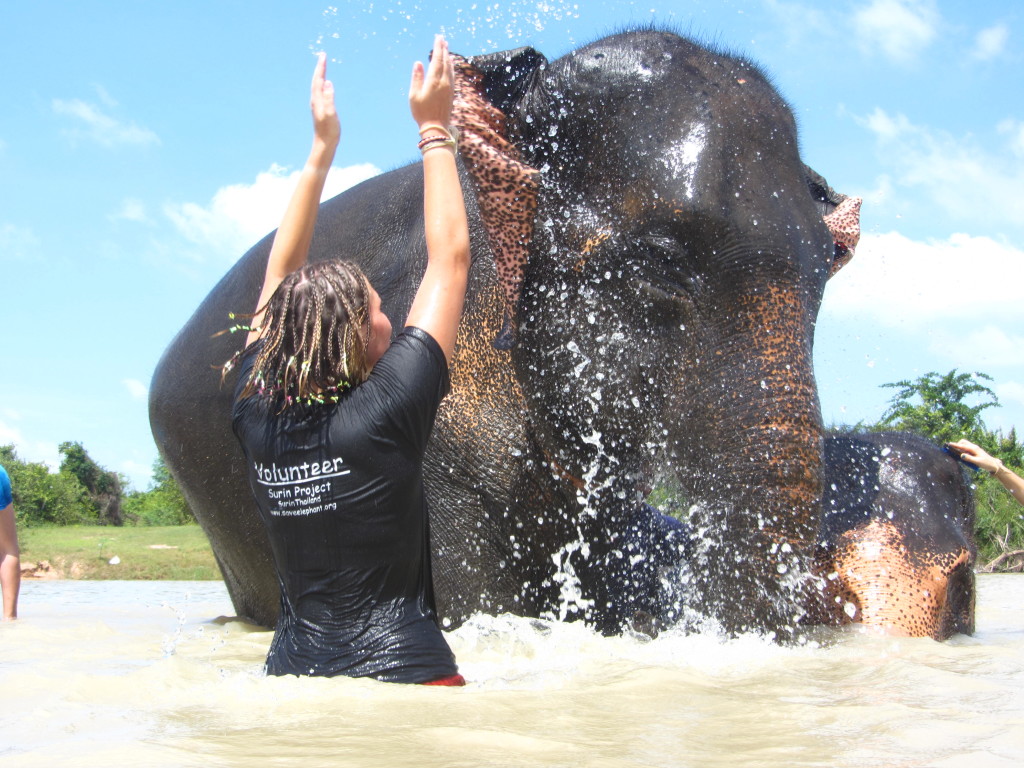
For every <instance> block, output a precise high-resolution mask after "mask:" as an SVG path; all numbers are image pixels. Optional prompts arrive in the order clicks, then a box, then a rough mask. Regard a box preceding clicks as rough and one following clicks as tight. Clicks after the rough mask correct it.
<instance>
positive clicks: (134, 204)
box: [109, 197, 152, 224]
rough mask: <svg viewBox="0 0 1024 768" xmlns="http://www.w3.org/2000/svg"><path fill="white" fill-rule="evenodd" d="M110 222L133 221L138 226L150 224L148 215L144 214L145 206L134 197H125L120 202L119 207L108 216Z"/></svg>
mask: <svg viewBox="0 0 1024 768" xmlns="http://www.w3.org/2000/svg"><path fill="white" fill-rule="evenodd" d="M109 218H110V220H111V221H120V220H123V221H135V222H138V223H140V224H150V223H152V222H151V221H150V218H149V215H148V214H147V213H146V204H145V203H143V202H142V201H141V200H137V199H135V198H134V197H127V198H125V199H124V200H122V201H121V207H120V208H118V209H117V210H116V211H115V212H114V213H112V214H110V216H109Z"/></svg>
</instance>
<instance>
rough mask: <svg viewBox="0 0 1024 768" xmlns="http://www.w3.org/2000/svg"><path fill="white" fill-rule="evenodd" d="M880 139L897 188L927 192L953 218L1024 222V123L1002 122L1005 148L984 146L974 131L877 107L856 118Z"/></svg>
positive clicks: (1008, 223)
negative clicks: (951, 129)
mask: <svg viewBox="0 0 1024 768" xmlns="http://www.w3.org/2000/svg"><path fill="white" fill-rule="evenodd" d="M855 119H856V120H857V121H858V122H859V123H860V124H861V125H863V126H864V127H865V128H867V129H868V130H869V131H870V132H871V133H873V134H874V135H875V137H876V139H877V147H878V153H879V155H880V159H881V160H882V163H883V164H884V166H885V167H886V168H887V169H889V170H888V173H887V176H888V178H889V181H890V182H891V183H893V184H895V185H896V186H897V187H910V188H914V189H915V190H918V191H920V192H922V193H923V194H925V195H926V196H927V197H928V198H930V199H931V201H932V203H933V204H935V205H937V206H938V207H939V208H940V209H941V211H942V212H943V213H945V214H947V215H948V216H949V217H950V218H951V219H952V220H953V221H964V222H966V221H974V222H976V223H977V222H982V223H984V224H987V225H995V226H997V227H1005V228H1009V229H1017V228H1019V227H1020V226H1021V223H1022V222H1024V126H1022V125H1021V124H1020V123H1019V122H1017V121H1015V120H1004V121H1003V122H1001V123H1000V124H999V125H998V126H996V131H997V133H999V134H1000V135H1004V136H1006V140H1005V142H1004V143H1003V144H1002V146H992V145H994V144H996V142H991V144H990V145H989V146H982V145H981V144H980V143H979V142H978V141H977V139H976V138H975V137H973V136H971V135H967V136H962V137H957V136H952V135H951V134H949V133H947V132H945V131H940V130H935V129H932V128H928V127H926V126H919V125H915V124H913V123H912V122H911V121H910V120H909V119H908V118H907V117H906V116H905V115H901V114H900V115H890V114H889V113H887V112H886V111H884V110H882V109H876V110H875V111H874V112H872V113H871V114H870V115H868V116H866V117H862V118H855Z"/></svg>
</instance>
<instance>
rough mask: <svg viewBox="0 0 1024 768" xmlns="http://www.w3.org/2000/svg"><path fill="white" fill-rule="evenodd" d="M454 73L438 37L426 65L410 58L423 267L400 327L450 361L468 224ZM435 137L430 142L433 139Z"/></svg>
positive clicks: (465, 274)
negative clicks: (454, 121)
mask: <svg viewBox="0 0 1024 768" xmlns="http://www.w3.org/2000/svg"><path fill="white" fill-rule="evenodd" d="M454 95H455V71H454V65H453V62H452V58H451V54H449V52H448V44H447V43H446V42H445V40H444V38H443V37H441V36H438V37H437V38H436V39H435V41H434V52H433V54H432V56H431V59H430V67H429V68H428V69H427V70H426V71H424V67H423V64H422V63H421V62H418V61H417V62H416V64H415V65H414V66H413V70H412V82H411V83H410V85H409V106H410V109H411V110H412V116H413V119H414V120H415V121H416V122H417V123H418V124H419V128H420V136H421V141H420V145H421V147H422V149H423V216H424V227H425V234H426V240H427V268H426V270H425V272H424V273H423V280H422V281H421V282H420V287H419V290H417V292H416V297H415V298H414V299H413V302H412V308H411V309H410V310H409V317H408V318H407V319H406V325H414V326H416V327H417V328H422V329H423V330H424V331H426V332H427V333H429V334H430V335H431V336H433V337H434V339H435V340H436V341H437V343H438V344H439V345H440V346H441V349H442V350H444V354H445V357H446V358H447V359H448V361H449V362H451V359H452V354H453V353H454V351H455V338H456V335H457V334H458V329H459V319H460V318H461V317H462V305H463V302H464V300H465V296H466V283H467V280H468V276H469V226H468V224H467V223H466V208H465V205H464V204H463V201H462V187H461V185H460V183H459V174H458V170H457V168H456V165H455V146H454V142H453V141H452V140H451V139H452V132H451V128H450V127H449V124H450V121H451V113H452V101H453V99H454ZM435 138H436V140H435Z"/></svg>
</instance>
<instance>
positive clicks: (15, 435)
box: [0, 421, 61, 472]
mask: <svg viewBox="0 0 1024 768" xmlns="http://www.w3.org/2000/svg"><path fill="white" fill-rule="evenodd" d="M0 445H13V446H14V451H15V453H17V454H18V458H19V459H21V460H22V461H28V462H34V463H40V464H45V465H46V466H47V467H49V469H50V471H51V472H56V471H57V470H58V469H60V462H61V455H60V450H59V449H58V447H57V444H56V443H46V442H42V441H28V440H26V439H25V437H24V436H23V435H22V434H21V431H20V430H19V429H18V428H17V427H13V426H11V425H10V424H8V423H6V422H3V421H0Z"/></svg>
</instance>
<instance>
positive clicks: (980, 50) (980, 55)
mask: <svg viewBox="0 0 1024 768" xmlns="http://www.w3.org/2000/svg"><path fill="white" fill-rule="evenodd" d="M1009 37H1010V30H1009V28H1008V27H1007V26H1006V25H1005V24H996V25H995V26H992V27H988V28H987V29H983V30H981V32H979V33H978V34H977V36H976V37H975V38H974V50H973V51H972V52H971V55H972V56H974V58H976V59H981V60H982V61H991V60H992V59H994V58H996V57H997V56H999V55H1000V54H1001V53H1002V52H1003V50H1004V49H1005V48H1006V41H1007V40H1008V39H1009Z"/></svg>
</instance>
